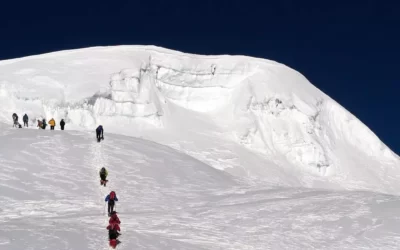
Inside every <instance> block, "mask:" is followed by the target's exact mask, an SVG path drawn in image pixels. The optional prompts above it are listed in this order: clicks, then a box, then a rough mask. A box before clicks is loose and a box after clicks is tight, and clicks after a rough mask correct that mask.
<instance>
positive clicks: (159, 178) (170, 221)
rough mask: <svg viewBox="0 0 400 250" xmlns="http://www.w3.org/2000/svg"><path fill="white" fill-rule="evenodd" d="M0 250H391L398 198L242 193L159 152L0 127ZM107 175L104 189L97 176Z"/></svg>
mask: <svg viewBox="0 0 400 250" xmlns="http://www.w3.org/2000/svg"><path fill="white" fill-rule="evenodd" d="M0 128H1V130H0V131H1V134H0V140H1V142H2V143H1V144H0V166H1V169H2V171H1V172H0V178H1V182H0V185H1V189H0V196H1V197H2V201H3V202H2V206H1V210H0V218H1V219H0V224H1V227H0V249H1V250H3V249H4V250H27V249H59V250H64V249H74V250H75V249H76V250H78V249H93V250H101V249H108V244H107V230H106V229H105V227H106V226H107V219H108V218H107V216H106V215H105V214H104V212H105V210H104V205H103V204H104V197H105V195H106V194H107V193H108V192H109V191H110V190H115V191H116V192H117V195H118V197H119V200H120V201H119V202H118V203H117V206H116V209H117V210H118V211H119V217H120V219H121V230H122V236H121V237H120V239H121V241H122V243H121V244H120V245H119V246H118V247H117V249H120V250H123V249H260V250H261V249H397V248H398V245H399V243H400V229H399V227H398V224H399V223H400V221H399V217H398V216H397V215H398V207H399V206H400V200H399V197H397V196H391V195H384V194H379V193H373V192H360V191H328V190H318V189H306V188H271V187H269V186H268V185H266V184H264V185H262V184H257V185H250V184H248V183H246V182H243V181H242V180H240V179H238V178H236V177H235V176H233V175H230V174H228V173H226V172H225V171H219V170H216V169H214V168H212V167H210V166H208V165H206V164H204V163H202V162H200V161H198V160H196V159H194V158H192V157H190V156H188V155H186V154H183V153H180V152H179V151H176V150H174V149H171V148H170V147H166V146H163V145H160V144H157V143H154V142H150V141H146V140H142V139H139V138H132V137H126V136H121V135H108V136H107V137H106V138H105V140H104V141H103V142H101V143H97V142H96V141H95V139H94V136H93V133H91V132H85V131H49V130H46V131H43V130H33V129H23V130H22V129H21V130H17V129H12V128H10V127H9V126H6V125H0ZM102 166H106V167H107V168H108V169H109V178H108V179H109V185H107V187H102V186H100V185H99V180H98V170H99V169H100V168H101V167H102Z"/></svg>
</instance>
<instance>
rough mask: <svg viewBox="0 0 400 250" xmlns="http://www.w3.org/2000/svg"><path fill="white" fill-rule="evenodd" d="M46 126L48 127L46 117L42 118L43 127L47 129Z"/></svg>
mask: <svg viewBox="0 0 400 250" xmlns="http://www.w3.org/2000/svg"><path fill="white" fill-rule="evenodd" d="M46 127H47V123H46V119H45V118H43V120H42V129H46Z"/></svg>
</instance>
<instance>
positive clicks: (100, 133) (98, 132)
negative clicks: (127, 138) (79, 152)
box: [96, 125, 104, 142]
mask: <svg viewBox="0 0 400 250" xmlns="http://www.w3.org/2000/svg"><path fill="white" fill-rule="evenodd" d="M103 133H104V130H103V126H102V125H100V126H98V127H97V129H96V137H97V141H98V142H100V140H104V134H103Z"/></svg>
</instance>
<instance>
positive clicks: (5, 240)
mask: <svg viewBox="0 0 400 250" xmlns="http://www.w3.org/2000/svg"><path fill="white" fill-rule="evenodd" d="M0 75H1V78H0V110H1V112H0V124H2V125H1V126H2V130H1V131H2V135H1V139H0V140H1V141H2V143H1V146H0V165H1V167H2V169H3V171H2V173H1V174H0V178H1V179H2V184H0V185H1V186H2V189H1V191H0V196H1V197H2V198H3V200H4V201H5V202H4V203H5V204H4V205H3V207H2V209H1V210H0V213H1V215H2V218H3V219H2V225H3V226H2V227H1V229H0V231H1V233H0V249H43V248H45V247H48V248H49V249H96V250H97V249H107V244H106V230H105V227H106V217H105V216H104V215H103V214H102V209H103V208H104V207H103V203H104V202H103V201H102V200H103V199H104V196H105V195H106V193H107V192H108V191H110V190H111V189H115V190H116V191H117V195H118V196H119V198H120V199H121V202H119V203H118V205H117V210H118V211H120V212H121V221H122V222H123V224H122V225H121V226H122V233H123V236H121V241H122V242H123V243H122V244H121V245H120V246H118V249H312V248H318V249H321V248H324V249H356V248H367V249H377V248H385V249H395V248H396V247H397V245H398V244H399V241H400V240H399V239H400V238H399V230H398V229H397V227H396V226H395V225H396V224H397V216H396V209H394V208H395V207H398V206H399V205H400V203H399V200H398V197H397V195H398V194H399V193H400V192H399V191H398V190H400V182H399V177H400V159H399V157H398V156H397V155H396V154H394V153H393V152H392V151H391V150H390V149H389V148H388V147H387V146H386V145H384V144H383V143H382V142H381V141H380V140H379V138H378V137H377V136H376V135H375V134H374V133H373V132H372V131H371V130H369V129H368V128H367V127H366V126H365V125H364V124H362V122H360V121H359V120H358V119H357V118H356V117H354V116H353V115H352V114H350V113H349V112H348V111H346V110H345V109H344V108H343V107H342V106H340V105H339V104H338V103H336V102H335V101H334V100H332V99H331V98H330V97H328V96H327V95H325V94H324V93H322V92H321V91H320V90H318V89H317V88H316V87H314V86H313V85H312V84H311V83H309V82H308V80H307V79H306V78H305V77H304V76H302V75H301V74H300V73H298V72H296V71H295V70H293V69H290V68H288V67H287V66H285V65H282V64H279V63H277V62H274V61H269V60H265V59H257V58H250V57H244V56H227V55H226V56H201V55H191V54H184V53H180V52H176V51H171V50H167V49H163V48H158V47H152V46H117V47H96V48H88V49H80V50H71V51H61V52H55V53H50V54H45V55H39V56H32V57H26V58H20V59H13V60H7V61H1V62H0ZM14 112H16V113H17V114H18V115H19V117H20V119H22V116H23V114H24V113H27V114H28V115H29V117H30V128H36V120H37V119H42V118H46V119H47V120H49V119H50V118H54V119H55V120H56V122H57V126H58V123H59V121H60V120H61V119H62V118H63V119H65V121H66V129H67V131H57V130H56V131H43V130H32V129H12V128H11V126H12V119H11V115H12V113H14ZM99 124H102V125H103V126H104V128H105V140H104V141H103V142H101V143H97V142H96V141H95V138H94V129H95V128H96V126H98V125H99ZM56 129H58V127H57V128H56ZM110 133H111V134H110ZM102 166H105V167H107V168H108V169H109V172H110V182H109V185H108V187H107V188H101V187H100V186H99V183H98V176H97V175H98V170H99V169H100V168H101V167H102Z"/></svg>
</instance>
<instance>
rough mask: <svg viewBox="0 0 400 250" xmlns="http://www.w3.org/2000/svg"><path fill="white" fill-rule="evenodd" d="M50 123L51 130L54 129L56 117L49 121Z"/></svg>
mask: <svg viewBox="0 0 400 250" xmlns="http://www.w3.org/2000/svg"><path fill="white" fill-rule="evenodd" d="M49 125H50V130H54V127H55V126H56V121H54V119H53V118H51V120H50V121H49Z"/></svg>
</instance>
